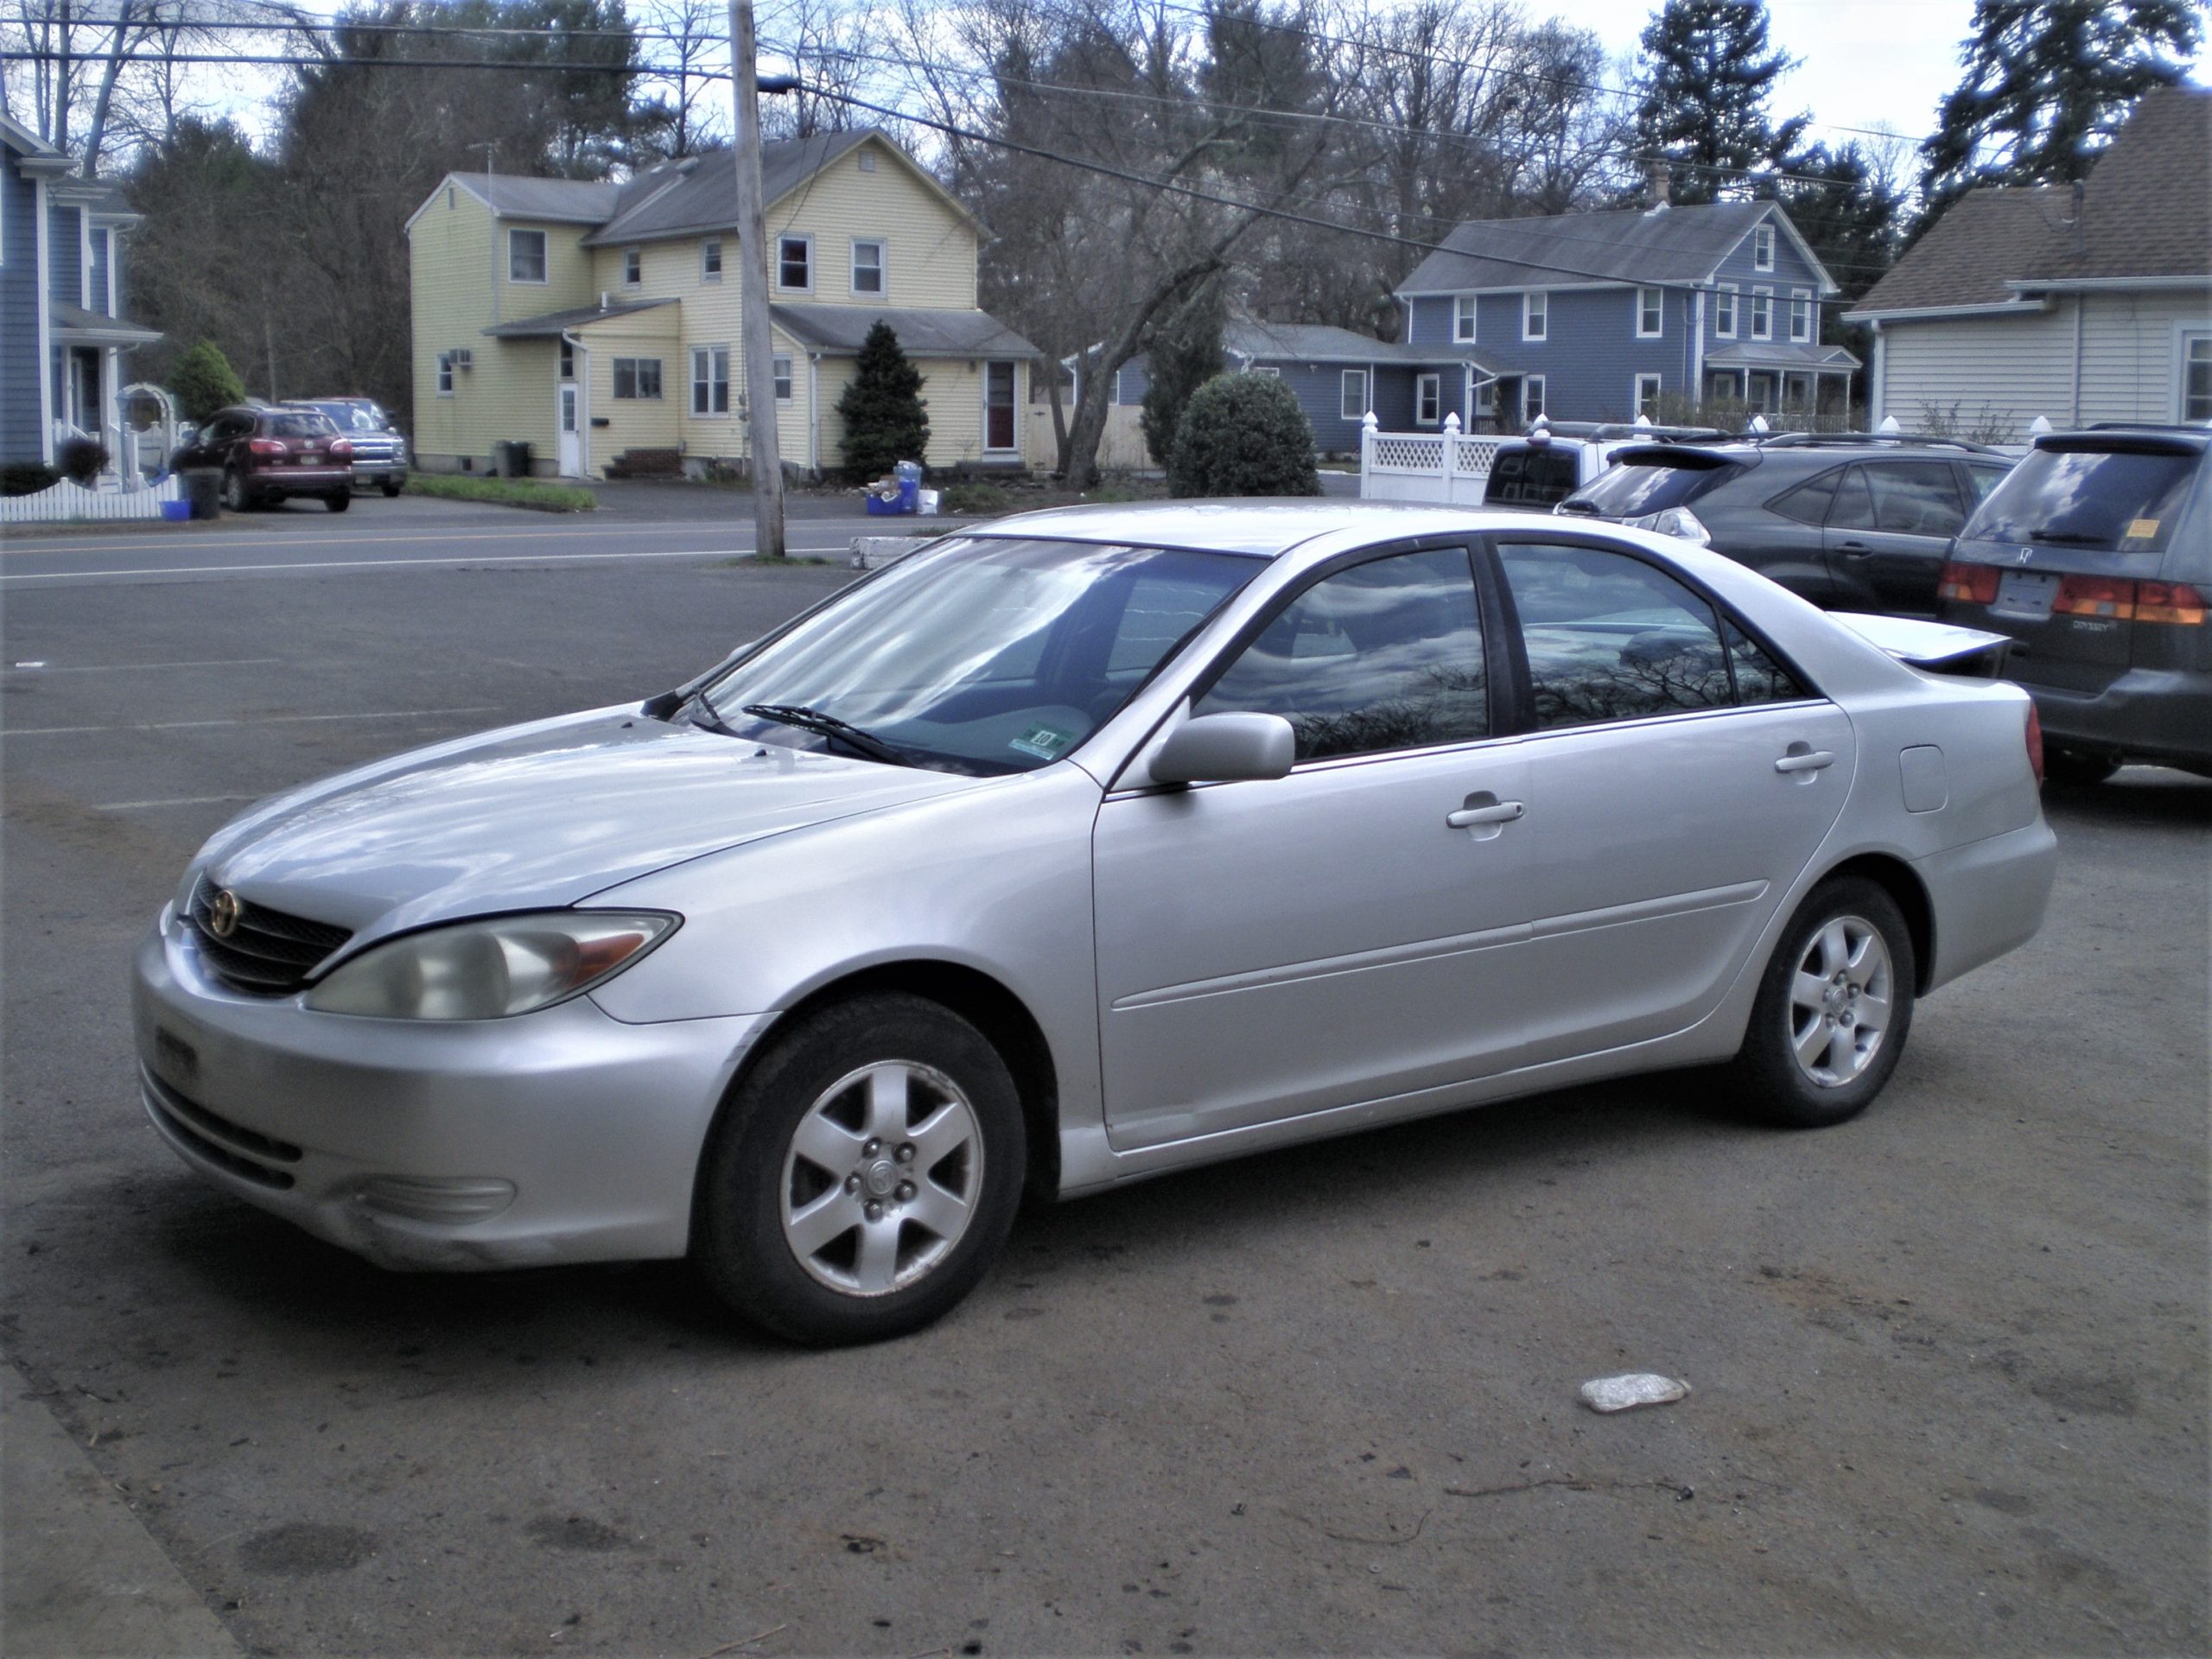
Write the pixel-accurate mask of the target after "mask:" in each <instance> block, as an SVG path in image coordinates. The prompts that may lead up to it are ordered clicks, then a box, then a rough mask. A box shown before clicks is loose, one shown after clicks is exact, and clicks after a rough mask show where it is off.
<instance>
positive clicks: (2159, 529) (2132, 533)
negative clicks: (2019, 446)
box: [1966, 448, 2202, 553]
mask: <svg viewBox="0 0 2212 1659" xmlns="http://www.w3.org/2000/svg"><path fill="white" fill-rule="evenodd" d="M2201 465H2202V458H2201V457H2199V456H2196V455H2193V454H2172V453H2168V452H2159V453H2152V452H2145V451H2141V450H2126V449H2041V448H2037V449H2031V450H2030V451H2028V454H2027V457H2026V459H2025V460H2024V461H2021V462H2020V464H2019V465H2018V466H2017V467H2014V468H2013V469H2012V472H2011V473H2009V474H2006V476H2005V481H2004V482H2003V483H2002V484H2000V485H1999V486H1997V488H1996V489H1994V490H1993V491H1991V492H1990V494H1989V499H1987V500H1986V501H1984V502H1983V503H1982V504H1981V507H1980V511H1978V512H1976V513H1975V514H1974V518H1973V520H1972V522H1971V523H1969V524H1968V525H1967V531H1966V534H1967V536H1968V537H1970V538H1972V539H1974V540H1976V541H1988V542H2024V543H2026V542H2041V543H2045V544H2046V545H2050V546H2058V547H2098V548H2115V549H2118V550H2120V551H2121V552H2126V553H2158V552H2164V550H2165V546H2166V542H2167V539H2168V538H2169V537H2171V536H2172V534H2173V527H2174V520H2175V519H2176V518H2179V517H2180V516H2181V510H2182V507H2183V505H2184V504H2185V503H2186V502H2187V501H2188V499H2189V486H2190V480H2191V479H2192V478H2194V477H2195V476H2196V470H2197V468H2198V467H2200V466H2201Z"/></svg>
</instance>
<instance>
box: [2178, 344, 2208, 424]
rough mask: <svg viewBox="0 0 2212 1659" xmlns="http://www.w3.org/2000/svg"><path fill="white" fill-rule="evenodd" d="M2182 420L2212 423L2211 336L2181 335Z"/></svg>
mask: <svg viewBox="0 0 2212 1659" xmlns="http://www.w3.org/2000/svg"><path fill="white" fill-rule="evenodd" d="M2181 417H2182V419H2183V420H2184V421H2212V334H2183V336H2182V346H2181Z"/></svg>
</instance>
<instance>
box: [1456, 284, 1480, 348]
mask: <svg viewBox="0 0 2212 1659" xmlns="http://www.w3.org/2000/svg"><path fill="white" fill-rule="evenodd" d="M1474 337H1475V296H1473V295H1471V294H1462V295H1460V296H1459V298H1458V299H1456V300H1454V301H1452V339H1453V340H1458V341H1459V342H1461V343H1463V344H1464V343H1465V342H1466V341H1468V340H1472V339H1474Z"/></svg>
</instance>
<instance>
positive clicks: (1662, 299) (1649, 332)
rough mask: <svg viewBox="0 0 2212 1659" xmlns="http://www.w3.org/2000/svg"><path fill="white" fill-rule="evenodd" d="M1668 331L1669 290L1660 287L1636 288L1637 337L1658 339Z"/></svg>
mask: <svg viewBox="0 0 2212 1659" xmlns="http://www.w3.org/2000/svg"><path fill="white" fill-rule="evenodd" d="M1666 332H1667V292H1666V290H1665V289H1659V288H1639V289H1637V290H1636V337H1637V339H1638V340H1656V339H1658V338H1659V336H1660V335H1662V334H1664V333H1666Z"/></svg>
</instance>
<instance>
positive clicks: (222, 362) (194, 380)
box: [169, 340, 245, 423]
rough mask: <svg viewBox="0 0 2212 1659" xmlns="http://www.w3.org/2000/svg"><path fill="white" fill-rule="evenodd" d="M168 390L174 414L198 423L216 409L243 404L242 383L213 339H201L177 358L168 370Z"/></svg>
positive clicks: (243, 392)
mask: <svg viewBox="0 0 2212 1659" xmlns="http://www.w3.org/2000/svg"><path fill="white" fill-rule="evenodd" d="M169 390H170V391H172V392H174V393H175V396H176V403H177V412H178V413H180V414H181V415H182V416H184V418H185V419H186V420H188V421H192V422H194V423H205V422H206V421H207V417H208V416H211V415H213V414H214V413H215V411H216V410H219V409H228V408H229V407H230V406H231V405H232V404H242V403H244V402H245V383H244V382H243V381H241V380H240V379H239V378H238V371H237V370H236V369H233V368H232V366H231V360H230V359H228V358H226V357H225V356H224V355H223V350H222V347H221V346H218V345H216V344H215V342H214V341H213V340H201V341H200V343H199V344H198V345H196V346H193V347H192V348H191V350H189V351H188V352H187V353H185V354H184V355H183V356H182V357H180V358H179V359H177V360H176V366H175V368H173V369H171V370H170V371H169Z"/></svg>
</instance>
